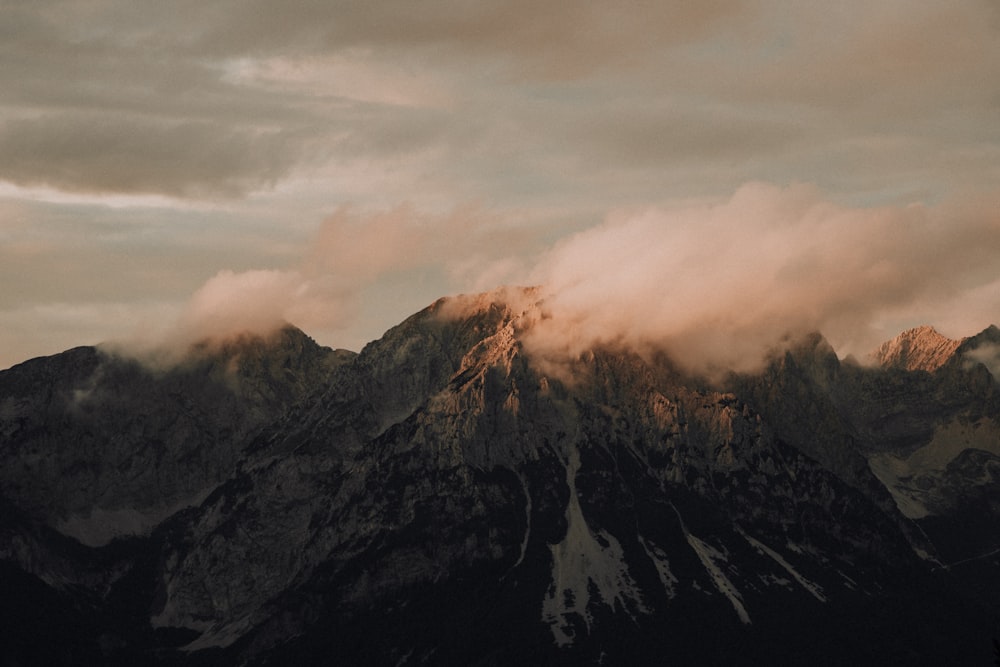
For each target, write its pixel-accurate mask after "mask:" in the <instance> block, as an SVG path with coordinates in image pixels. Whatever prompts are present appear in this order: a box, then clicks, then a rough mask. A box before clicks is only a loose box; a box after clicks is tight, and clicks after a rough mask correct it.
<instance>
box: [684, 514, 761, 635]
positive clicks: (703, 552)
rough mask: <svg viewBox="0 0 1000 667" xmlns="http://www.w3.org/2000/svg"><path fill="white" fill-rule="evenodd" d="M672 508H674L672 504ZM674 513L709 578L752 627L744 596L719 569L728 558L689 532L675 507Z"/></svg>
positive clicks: (745, 623) (738, 614) (737, 613)
mask: <svg viewBox="0 0 1000 667" xmlns="http://www.w3.org/2000/svg"><path fill="white" fill-rule="evenodd" d="M671 506H673V505H672V504H671ZM674 512H675V513H676V514H677V519H678V521H680V524H681V530H683V531H684V537H685V539H687V543H688V544H689V545H690V546H691V548H692V549H694V552H695V553H696V554H698V559H699V560H701V564H702V565H703V566H704V567H705V571H706V572H708V575H709V577H711V579H712V583H713V584H715V587H716V588H717V589H718V590H719V592H720V593H722V594H723V595H725V596H726V597H727V598H728V599H729V602H730V604H732V605H733V609H734V610H735V611H736V615H737V616H739V618H740V621H742V622H743V624H744V625H750V623H751V621H750V614H748V613H747V610H746V607H744V606H743V596H742V595H741V594H740V591H739V590H738V589H737V588H736V586H734V585H733V582H731V581H730V580H729V577H727V576H726V575H725V573H723V571H722V568H721V567H719V565H718V563H719V562H726V556H725V554H723V553H722V552H721V551H719V550H718V549H716V548H715V547H713V546H712V545H710V544H708V543H707V542H704V541H702V540H700V539H698V538H697V537H695V536H694V535H692V534H691V533H689V532H688V529H687V526H685V525H684V519H683V518H682V517H681V513H680V512H679V511H678V510H677V508H676V507H674Z"/></svg>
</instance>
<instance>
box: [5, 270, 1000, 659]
mask: <svg viewBox="0 0 1000 667" xmlns="http://www.w3.org/2000/svg"><path fill="white" fill-rule="evenodd" d="M509 294H510V293H509V292H497V293H491V294H484V295H478V296H473V297H456V298H453V299H443V300H441V301H438V302H437V303H435V304H433V305H432V306H430V307H429V308H427V309H426V310H424V311H421V312H420V313H417V314H416V315H414V316H412V317H411V318H409V319H407V320H406V321H405V322H403V323H402V324H400V325H399V326H397V327H395V328H393V329H391V330H390V331H389V332H387V333H386V334H385V336H384V337H383V338H381V339H380V340H378V341H374V342H372V343H370V344H369V345H368V346H366V347H365V349H364V350H362V351H361V352H360V353H359V354H357V355H354V354H351V353H346V352H342V351H338V352H335V351H332V350H329V349H327V348H322V347H320V346H318V345H316V344H315V343H314V342H313V341H311V340H310V339H309V338H308V337H307V336H305V335H304V334H302V333H301V332H300V331H298V330H297V329H294V328H291V327H289V328H286V329H284V330H283V331H281V332H279V333H278V334H276V335H274V336H272V337H269V338H259V337H252V336H246V337H243V338H241V339H239V340H234V341H231V342H229V343H227V344H226V345H224V346H203V347H202V348H200V349H197V350H194V351H193V352H192V354H191V355H190V356H189V357H187V358H186V360H185V361H184V362H183V363H181V364H179V365H177V366H174V367H171V368H170V369H159V370H154V369H151V368H149V367H148V366H144V365H143V364H142V363H140V362H138V361H135V360H130V359H128V358H125V357H121V356H116V355H114V354H111V353H109V352H106V351H102V350H100V349H94V348H77V349H75V350H70V351H68V352H65V353H63V354H60V355H55V356H53V357H48V358H44V359H36V360H32V361H29V362H26V363H25V364H21V365H19V366H15V367H14V368H12V369H9V370H7V371H3V372H0V456H2V464H3V465H2V473H0V475H2V483H3V486H2V499H0V565H2V568H0V581H2V582H3V586H4V592H5V594H4V595H3V596H2V601H0V609H2V613H3V615H4V616H3V621H4V627H5V628H9V629H10V631H9V633H8V638H7V639H5V640H4V643H3V647H2V651H0V658H2V660H3V664H33V663H38V662H51V663H59V662H63V663H69V664H167V665H169V664H193V665H196V664H288V665H293V664H295V665H299V664H393V665H395V664H512V663H517V662H520V663H525V664H581V663H582V664H591V663H593V664H648V663H656V664H659V663H672V664H699V665H702V664H844V662H846V661H854V662H858V663H861V664H886V663H893V664H898V663H904V662H905V663H912V664H942V662H948V663H964V664H985V663H986V662H988V661H989V660H990V659H991V656H992V652H993V644H992V639H993V637H994V636H995V629H996V627H997V623H998V621H1000V609H998V607H1000V595H998V594H997V591H1000V458H998V457H1000V389H998V387H997V383H996V380H995V379H994V377H993V376H992V375H991V373H990V370H989V366H988V362H989V357H988V355H986V354H985V353H986V352H989V350H990V348H989V346H990V345H992V344H993V343H994V340H993V339H994V338H995V336H993V334H992V333H991V332H995V331H996V330H995V329H987V330H986V331H985V332H983V334H980V335H979V336H978V337H972V338H969V339H966V340H965V341H962V342H960V343H958V344H955V345H954V346H952V345H951V344H950V343H948V344H942V343H941V341H940V340H939V338H938V337H937V336H922V335H920V336H912V335H911V336H909V338H907V339H906V340H904V341H903V342H902V343H900V341H897V344H895V346H893V345H892V344H887V346H888V347H886V346H883V348H880V349H883V351H884V352H883V353H881V354H878V355H875V358H876V360H877V361H878V362H879V364H880V365H874V366H861V365H858V364H855V363H852V362H848V361H841V360H839V359H838V358H837V356H836V355H835V354H834V353H833V350H832V349H831V348H830V346H829V345H828V344H827V343H826V341H825V340H824V339H823V338H822V336H820V335H818V334H815V335H811V336H806V337H803V338H801V339H798V340H796V341H793V342H792V343H790V344H789V345H787V346H786V347H784V348H782V351H781V352H776V353H775V354H774V356H773V357H772V358H771V360H770V362H769V364H768V365H767V366H766V368H765V369H764V370H762V371H761V372H759V373H756V374H752V375H748V374H743V375H736V374H732V375H730V376H729V377H728V379H726V380H725V382H724V383H723V384H722V385H719V386H713V385H712V384H711V383H710V382H709V381H707V380H704V379H699V378H694V377H689V376H686V375H685V374H683V373H681V372H679V371H677V370H676V368H677V367H676V366H675V365H674V364H672V363H671V362H670V360H669V359H667V358H665V357H658V356H656V355H651V354H645V355H639V354H636V353H633V352H630V351H627V350H620V349H613V348H605V349H593V350H590V351H588V352H586V353H585V354H583V355H581V356H579V357H575V358H572V359H563V360H560V363H559V364H551V363H549V364H541V363H538V360H537V359H535V358H533V357H532V356H531V354H529V353H528V351H526V349H525V346H524V344H523V334H524V332H525V330H526V329H528V328H530V327H531V323H532V321H533V320H534V318H536V317H538V316H539V315H538V312H537V308H538V306H537V304H535V303H534V301H535V300H537V298H538V297H537V295H536V294H535V293H534V292H533V291H530V290H527V291H524V292H523V293H520V294H519V295H518V298H516V299H510V298H507V296H509ZM505 295H507V296H505ZM515 302H516V303H517V305H515ZM906 335H907V334H904V336H906ZM925 338H926V340H928V341H930V345H931V346H932V347H933V354H931V353H925V351H923V348H922V347H921V346H922V345H923V344H924V340H925ZM977 341H978V342H977ZM945 349H950V352H948V353H945V352H942V350H945ZM886 350H888V352H885V351H886ZM893 350H896V351H899V350H904V351H905V354H904V353H902V352H900V353H896V352H893ZM543 369H545V371H544V372H543Z"/></svg>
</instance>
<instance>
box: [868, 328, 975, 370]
mask: <svg viewBox="0 0 1000 667" xmlns="http://www.w3.org/2000/svg"><path fill="white" fill-rule="evenodd" d="M961 344H962V341H960V340H952V339H950V338H946V337H945V336H942V335H941V334H939V333H938V332H937V331H936V330H935V329H934V327H929V326H922V327H917V328H915V329H910V330H908V331H904V332H903V333H901V334H899V335H898V336H896V337H895V338H893V339H892V340H890V341H886V342H885V343H883V344H882V345H880V346H879V347H878V349H876V350H875V351H874V352H873V353H872V354H871V359H872V361H874V362H875V363H876V364H878V365H879V366H882V367H883V368H902V369H904V370H908V371H918V370H920V371H928V372H931V371H935V370H937V369H938V368H940V367H941V366H943V365H944V364H945V363H946V362H947V361H948V360H949V359H951V358H952V356H954V354H955V351H956V350H957V349H958V347H959V345H961Z"/></svg>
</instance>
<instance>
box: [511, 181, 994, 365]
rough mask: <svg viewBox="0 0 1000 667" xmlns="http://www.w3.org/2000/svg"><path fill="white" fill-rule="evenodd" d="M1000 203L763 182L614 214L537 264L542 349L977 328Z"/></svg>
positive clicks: (713, 353) (986, 315)
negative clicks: (901, 201) (894, 198)
mask: <svg viewBox="0 0 1000 667" xmlns="http://www.w3.org/2000/svg"><path fill="white" fill-rule="evenodd" d="M998 204H1000V202H998V201H997V199H996V198H992V199H981V200H978V201H965V202H953V203H947V204H941V205H939V206H933V207H927V206H920V205H913V206H906V207H877V208H847V207H843V206H838V205H835V204H832V203H830V202H829V201H827V200H825V199H824V197H823V196H822V194H821V193H820V192H819V191H818V190H816V189H815V188H813V187H810V186H805V185H799V186H793V187H789V188H779V187H777V186H773V185H768V184H761V183H751V184H747V185H745V186H743V187H741V188H740V189H739V190H738V191H737V192H736V193H735V194H734V195H733V196H732V197H731V198H730V199H729V200H728V201H725V202H722V203H719V204H716V205H700V206H691V207H686V208H677V209H672V210H662V209H650V210H647V211H645V212H640V213H633V214H619V215H614V216H611V217H610V218H609V219H608V220H607V221H606V222H605V223H604V224H602V225H600V226H598V227H595V228H593V229H590V230H588V231H585V232H583V233H580V234H578V235H576V236H573V237H571V238H569V239H567V240H565V241H563V242H561V243H559V244H558V245H557V246H556V247H555V248H553V249H552V251H551V252H550V253H549V254H548V255H547V256H546V257H545V259H544V261H543V263H542V264H541V265H540V266H539V267H538V268H537V270H536V271H535V274H534V277H535V279H536V280H537V281H538V282H540V283H542V284H544V285H545V287H546V291H547V293H548V296H547V298H546V299H545V302H544V309H545V312H546V317H545V318H544V319H542V320H540V321H539V322H537V323H536V326H535V327H534V329H533V330H532V331H531V332H529V339H528V341H529V349H531V350H533V351H534V352H535V353H538V354H542V355H544V356H546V357H548V358H559V357H560V356H562V357H567V356H568V357H572V356H575V355H578V354H580V353H581V352H582V351H584V350H586V349H588V348H591V347H593V346H597V345H610V346H623V347H629V348H632V349H637V350H639V351H644V350H649V349H651V348H659V349H663V350H666V351H667V352H668V353H669V354H670V355H671V357H672V358H673V359H674V360H675V361H676V362H677V363H679V364H681V365H682V366H684V367H686V368H687V369H688V370H694V371H698V372H709V373H712V372H718V371H722V370H729V369H733V370H750V369H752V368H753V367H755V366H757V365H758V364H759V363H760V362H761V360H762V359H763V356H764V354H765V352H766V351H767V350H768V349H770V348H772V347H773V346H775V345H776V344H778V343H779V341H781V340H782V339H783V338H785V337H787V336H795V335H798V334H803V333H807V332H811V331H820V332H822V333H823V334H824V335H825V336H826V337H827V338H828V339H829V340H830V341H831V343H832V344H833V345H834V347H835V348H836V349H837V350H838V351H839V352H840V353H841V354H846V353H854V354H856V355H858V356H863V353H865V352H867V351H869V350H870V349H872V348H873V347H874V346H875V345H876V344H877V343H878V342H881V340H883V339H884V338H885V337H887V336H892V335H895V333H897V332H898V330H892V329H891V327H892V326H900V325H902V324H903V323H906V324H912V323H924V322H928V323H932V324H935V325H936V326H938V327H939V328H942V329H944V330H946V331H954V330H955V329H959V330H960V332H961V333H960V334H959V335H967V334H969V333H974V332H976V331H979V330H980V329H982V328H983V327H985V326H986V325H988V324H989V323H990V322H991V321H992V320H995V319H997V318H998V317H1000V255H997V253H996V252H995V250H996V248H998V247H1000V206H998Z"/></svg>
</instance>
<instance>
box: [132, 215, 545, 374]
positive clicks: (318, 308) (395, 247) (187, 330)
mask: <svg viewBox="0 0 1000 667" xmlns="http://www.w3.org/2000/svg"><path fill="white" fill-rule="evenodd" d="M538 234H539V230H538V229H536V228H534V227H529V226H526V225H522V224H518V223H517V221H516V220H513V221H512V220H511V219H509V218H508V217H506V216H502V215H499V214H493V213H489V212H487V211H485V210H482V209H479V208H476V207H460V208H457V209H455V210H454V211H451V212H448V213H444V214H432V213H425V212H420V211H418V210H416V209H414V208H413V207H411V206H408V205H403V206H398V207H395V208H392V209H388V210H385V211H376V212H366V213H363V212H357V211H353V210H351V209H349V208H346V207H345V208H341V209H338V210H337V211H336V212H335V213H334V214H333V215H331V216H329V217H328V218H327V219H326V220H324V222H323V223H322V224H321V225H320V227H319V229H318V230H317V231H316V234H315V236H314V237H313V239H312V241H311V242H310V243H309V245H308V246H307V248H306V249H305V251H304V252H303V254H302V256H301V258H300V259H299V260H298V261H297V262H296V263H295V265H294V266H292V267H290V268H286V269H254V270H246V271H232V270H222V271H219V272H218V273H216V274H215V275H214V276H212V277H211V278H210V279H209V280H208V281H206V282H205V283H204V284H203V285H202V286H201V287H199V288H198V289H197V290H196V291H195V292H194V294H193V295H192V296H191V298H190V299H189V300H188V301H187V303H186V304H185V305H184V306H183V307H182V308H181V309H180V313H179V315H177V316H176V317H174V318H172V319H171V321H168V322H164V321H160V322H157V323H152V324H147V325H146V326H143V327H141V328H140V329H137V330H136V333H135V335H133V336H131V337H126V340H124V341H123V342H122V343H121V346H120V347H121V349H124V350H132V351H134V352H135V353H137V354H140V356H145V357H150V356H151V353H152V356H156V357H158V358H160V360H161V361H163V360H164V359H166V360H168V361H169V360H170V359H176V358H178V356H182V355H183V354H184V352H185V351H186V350H187V349H188V348H189V347H190V346H191V345H192V344H194V343H200V342H204V341H221V340H225V339H227V338H230V337H232V336H234V335H238V334H242V333H256V334H260V335H267V334H269V333H271V332H273V331H275V330H277V329H278V328H280V327H281V326H284V325H285V324H288V323H290V324H294V325H296V326H298V327H301V328H303V329H305V330H306V331H309V332H310V333H312V334H313V335H316V333H317V332H319V333H322V334H325V335H324V337H325V338H334V339H336V335H335V334H336V332H338V331H342V330H344V329H345V328H347V327H349V326H351V325H352V324H354V323H355V322H356V321H357V320H358V318H359V317H361V316H362V314H363V311H364V310H365V308H366V307H367V306H368V304H366V303H365V300H364V297H365V295H366V294H370V293H371V290H373V289H377V287H376V284H377V283H379V282H388V283H389V284H392V276H393V275H395V276H400V277H402V279H404V280H406V279H416V280H418V281H422V282H427V283H430V284H432V285H433V284H437V285H439V287H436V288H434V289H437V290H440V291H438V292H436V293H434V295H433V297H428V296H426V295H421V296H420V297H419V298H420V299H421V300H420V301H419V302H418V303H415V304H412V305H409V306H408V307H410V308H412V310H416V309H417V308H422V307H424V306H426V305H427V302H429V300H431V299H432V298H436V297H438V296H440V295H441V294H443V293H447V292H449V291H465V290H466V289H467V286H468V285H470V284H472V285H473V286H474V287H479V286H480V285H482V284H483V283H482V282H481V281H482V276H481V275H480V273H481V271H483V270H485V271H487V272H488V279H490V280H494V279H495V280H501V281H502V280H506V279H508V278H510V277H511V276H512V275H514V273H515V272H517V271H519V270H523V268H524V263H523V262H522V261H520V260H516V259H512V257H517V256H519V255H525V254H530V252H531V251H532V248H535V247H537V246H538V245H539V239H538ZM491 286H492V285H491ZM387 300H388V299H387ZM405 314H408V313H403V314H402V315H401V314H400V312H399V311H398V310H397V311H396V312H394V313H393V314H392V315H391V317H394V318H400V317H402V316H404V315H405ZM396 323H397V321H396V320H392V321H389V322H387V323H386V324H385V326H386V327H388V326H389V325H392V324H396ZM331 334H332V335H331ZM363 342H366V341H363Z"/></svg>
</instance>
